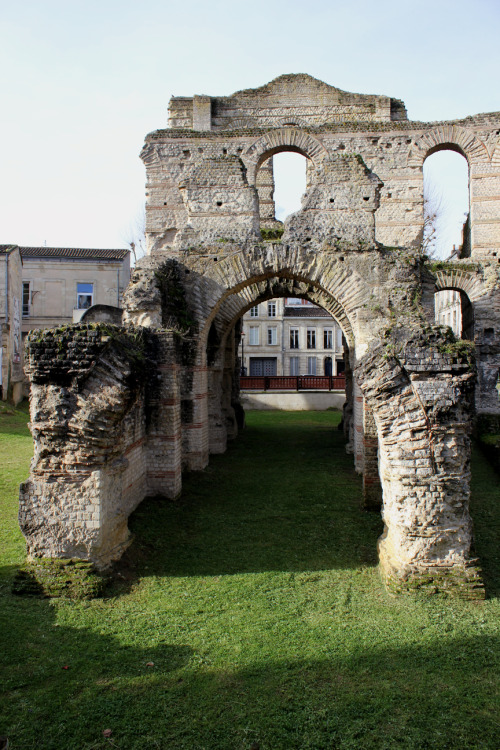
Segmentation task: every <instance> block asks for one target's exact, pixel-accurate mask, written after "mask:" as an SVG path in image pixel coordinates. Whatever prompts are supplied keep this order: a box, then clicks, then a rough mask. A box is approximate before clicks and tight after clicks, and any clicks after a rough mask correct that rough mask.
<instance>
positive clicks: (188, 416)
mask: <svg viewBox="0 0 500 750" xmlns="http://www.w3.org/2000/svg"><path fill="white" fill-rule="evenodd" d="M207 382H208V368H207V367H206V366H204V365H195V366H193V367H185V368H183V370H182V392H181V421H182V466H183V468H185V469H188V470H189V471H199V470H200V469H204V468H205V466H206V465H207V464H208V385H207Z"/></svg>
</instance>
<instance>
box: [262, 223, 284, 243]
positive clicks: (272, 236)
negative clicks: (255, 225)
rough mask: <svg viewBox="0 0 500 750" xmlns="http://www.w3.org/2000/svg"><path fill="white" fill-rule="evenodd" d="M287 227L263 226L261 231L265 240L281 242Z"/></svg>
mask: <svg viewBox="0 0 500 750" xmlns="http://www.w3.org/2000/svg"><path fill="white" fill-rule="evenodd" d="M284 231H285V228H284V227H283V226H281V227H261V230H260V233H261V235H262V239H263V240H264V242H279V241H280V240H281V238H282V236H283V232H284Z"/></svg>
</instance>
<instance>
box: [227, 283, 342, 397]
mask: <svg viewBox="0 0 500 750" xmlns="http://www.w3.org/2000/svg"><path fill="white" fill-rule="evenodd" d="M241 321H242V323H241V324H242V330H241V339H240V350H239V362H240V372H241V375H242V376H243V378H242V381H241V382H242V386H243V387H244V388H249V389H256V388H260V387H264V388H265V389H270V390H273V389H276V390H278V389H290V388H291V389H292V390H297V389H300V388H301V385H302V384H301V382H300V381H297V382H295V381H292V380H290V379H291V378H301V377H304V378H316V380H315V381H311V380H309V381H307V383H306V382H304V388H305V389H306V388H311V387H314V386H316V387H317V389H319V390H331V389H332V383H331V382H329V381H328V377H330V376H332V377H334V378H338V379H339V382H338V383H337V382H336V383H335V384H334V385H335V386H336V388H337V389H340V390H342V389H343V385H344V384H343V382H341V379H342V377H343V373H344V371H345V355H344V343H343V337H342V330H341V328H340V325H339V323H338V322H337V320H336V319H335V318H334V317H333V316H332V315H330V313H328V311H327V310H325V309H324V308H323V307H320V306H318V305H316V304H314V303H313V302H311V301H309V300H307V299H303V298H300V297H281V298H273V299H268V300H265V301H263V302H260V303H257V304H254V305H252V306H251V307H250V309H249V310H247V312H246V313H245V314H244V315H243V317H242V319H241ZM265 378H267V381H266V382H264V379H265ZM325 378H326V380H325ZM261 380H262V382H261Z"/></svg>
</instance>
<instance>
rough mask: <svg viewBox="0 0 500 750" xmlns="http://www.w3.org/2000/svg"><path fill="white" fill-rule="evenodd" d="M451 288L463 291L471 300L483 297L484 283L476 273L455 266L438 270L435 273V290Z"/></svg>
mask: <svg viewBox="0 0 500 750" xmlns="http://www.w3.org/2000/svg"><path fill="white" fill-rule="evenodd" d="M445 289H452V290H455V291H457V292H464V293H465V294H466V295H467V296H468V298H469V300H470V301H471V302H475V301H476V300H478V299H479V298H480V297H484V285H483V283H482V281H481V278H480V276H479V274H478V273H476V272H471V271H469V270H464V269H462V268H460V266H459V265H457V268H451V269H443V270H438V271H436V273H435V291H436V292H441V291H444V290H445Z"/></svg>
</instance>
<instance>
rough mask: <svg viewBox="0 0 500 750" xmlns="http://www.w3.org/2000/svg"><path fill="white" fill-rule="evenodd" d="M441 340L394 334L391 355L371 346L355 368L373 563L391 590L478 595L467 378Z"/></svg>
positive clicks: (468, 370) (463, 362) (470, 377)
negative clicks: (368, 444)
mask: <svg viewBox="0 0 500 750" xmlns="http://www.w3.org/2000/svg"><path fill="white" fill-rule="evenodd" d="M441 336H442V334H441V333H440V331H439V329H434V333H425V334H424V333H420V334H414V335H413V338H412V336H411V335H410V334H409V335H408V337H407V340H406V341H404V342H403V341H402V338H401V335H400V336H399V340H398V344H399V346H398V347H397V349H398V352H399V353H398V354H396V353H389V352H388V350H387V348H385V347H382V346H378V347H377V348H376V349H375V350H374V351H373V352H372V354H370V355H368V356H367V357H365V358H364V359H363V360H362V361H361V362H360V363H358V366H357V368H356V376H357V379H358V381H359V382H360V383H361V387H362V390H363V393H364V395H365V398H366V400H367V401H368V404H369V405H370V407H371V408H372V410H373V414H374V418H375V421H376V424H377V431H378V435H379V450H380V477H381V481H382V487H383V499H384V504H383V514H382V515H383V519H384V523H385V529H384V533H383V535H382V537H381V538H380V540H379V556H380V567H381V571H382V574H383V577H384V579H385V581H386V584H387V586H388V588H389V589H390V590H392V591H394V592H397V593H399V592H402V591H412V590H419V589H423V590H428V591H430V592H433V591H448V592H454V593H458V594H459V595H462V596H465V597H468V598H482V597H483V596H484V591H483V588H482V583H481V579H480V575H479V570H478V568H477V561H476V560H474V559H471V557H470V548H471V540H472V526H471V520H470V517H469V508H468V506H469V494H470V492H469V479H470V473H469V459H470V439H469V434H470V431H471V414H472V401H473V390H474V374H473V368H472V367H471V365H470V364H469V362H468V361H467V358H466V356H464V354H463V351H461V349H460V346H457V347H456V349H455V351H450V345H449V343H448V345H447V346H446V342H445V340H444V339H443V338H442V337H441ZM395 350H396V346H395V345H394V350H393V352H394V351H395ZM444 351H446V353H443V352H444Z"/></svg>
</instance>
